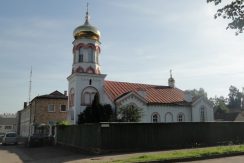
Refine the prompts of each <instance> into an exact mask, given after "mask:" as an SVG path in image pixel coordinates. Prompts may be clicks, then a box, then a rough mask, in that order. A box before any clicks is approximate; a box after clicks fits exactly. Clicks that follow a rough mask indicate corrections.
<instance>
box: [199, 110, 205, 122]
mask: <svg viewBox="0 0 244 163" xmlns="http://www.w3.org/2000/svg"><path fill="white" fill-rule="evenodd" d="M200 121H201V122H204V121H205V108H204V106H201V108H200Z"/></svg>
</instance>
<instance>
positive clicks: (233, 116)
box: [214, 112, 239, 121]
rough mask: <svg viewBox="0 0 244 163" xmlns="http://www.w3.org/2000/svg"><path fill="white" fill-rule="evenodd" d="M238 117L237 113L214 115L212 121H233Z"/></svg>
mask: <svg viewBox="0 0 244 163" xmlns="http://www.w3.org/2000/svg"><path fill="white" fill-rule="evenodd" d="M238 115H239V113H238V112H233V113H224V114H215V115H214V119H215V120H217V121H218V120H219V121H235V120H236V118H237V116H238Z"/></svg>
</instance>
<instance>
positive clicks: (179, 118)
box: [177, 113, 185, 122]
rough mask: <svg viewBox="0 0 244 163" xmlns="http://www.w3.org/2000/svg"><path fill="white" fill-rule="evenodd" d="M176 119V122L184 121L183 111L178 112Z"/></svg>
mask: <svg viewBox="0 0 244 163" xmlns="http://www.w3.org/2000/svg"><path fill="white" fill-rule="evenodd" d="M177 121H178V122H184V121H185V116H184V114H183V113H180V114H178V116H177Z"/></svg>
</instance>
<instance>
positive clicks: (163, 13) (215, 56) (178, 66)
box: [0, 0, 244, 113]
mask: <svg viewBox="0 0 244 163" xmlns="http://www.w3.org/2000/svg"><path fill="white" fill-rule="evenodd" d="M86 2H87V1H82V0H72V1H67V0H52V1H49V0H42V1H33V0H25V1H18V0H9V1H4V2H1V3H0V75H1V78H0V90H1V93H0V95H1V98H0V104H1V109H0V113H4V112H11V113H14V112H16V111H18V110H20V109H22V108H23V103H24V101H27V100H28V87H29V75H30V68H31V66H32V68H33V76H32V92H31V98H34V97H35V96H37V95H43V94H49V93H51V92H53V91H55V90H59V91H60V92H63V91H64V90H67V88H68V82H67V79H66V78H67V77H68V76H69V75H70V73H71V65H72V41H73V36H72V33H73V30H74V29H75V27H77V26H79V25H81V24H83V23H84V16H85V10H86ZM88 2H89V4H90V5H89V6H90V7H89V12H90V16H91V20H90V22H91V24H92V25H94V26H96V27H98V28H99V30H100V31H101V34H102V37H101V42H102V45H101V48H102V53H101V55H100V62H101V66H102V73H104V74H107V78H106V79H107V80H115V81H127V82H137V83H148V84H157V85H167V80H168V78H169V70H170V69H173V77H174V78H175V80H176V86H177V87H178V88H180V89H183V90H186V89H193V88H196V89H199V88H204V89H205V90H206V91H207V93H208V96H209V97H213V96H215V95H217V96H220V95H223V96H227V94H228V88H229V86H230V85H234V86H236V87H237V88H239V89H240V90H241V89H242V87H244V46H243V43H244V37H243V36H244V35H243V34H241V35H239V36H235V31H233V30H225V27H226V25H227V24H226V22H225V21H224V20H221V19H219V20H218V19H217V20H215V19H214V18H213V15H214V13H215V11H216V7H215V6H213V5H211V4H207V3H206V0H197V1H196V0H185V1H179V0H178V1H176V0H174V1H168V0H133V1H131V0H123V1H121V0H89V1H88Z"/></svg>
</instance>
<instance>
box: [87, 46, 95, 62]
mask: <svg viewBox="0 0 244 163" xmlns="http://www.w3.org/2000/svg"><path fill="white" fill-rule="evenodd" d="M93 55H94V54H93V49H92V48H90V47H89V48H88V62H94V56H93Z"/></svg>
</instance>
